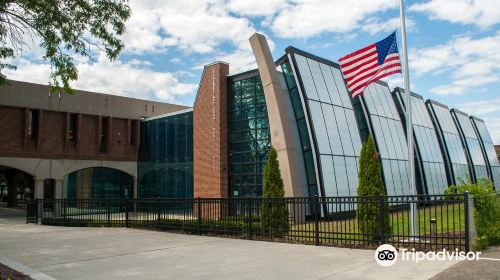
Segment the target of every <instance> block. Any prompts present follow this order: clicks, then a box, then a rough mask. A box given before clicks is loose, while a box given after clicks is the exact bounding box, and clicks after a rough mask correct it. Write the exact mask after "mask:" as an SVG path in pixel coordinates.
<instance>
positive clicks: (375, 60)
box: [339, 33, 401, 97]
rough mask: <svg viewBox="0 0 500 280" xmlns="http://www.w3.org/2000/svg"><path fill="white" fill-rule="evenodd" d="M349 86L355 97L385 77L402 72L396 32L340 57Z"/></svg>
mask: <svg viewBox="0 0 500 280" xmlns="http://www.w3.org/2000/svg"><path fill="white" fill-rule="evenodd" d="M339 63H340V68H341V70H342V74H343V75H344V78H345V80H346V82H347V88H348V89H349V91H350V92H351V94H352V95H353V97H355V96H358V95H361V94H363V91H364V89H365V88H366V87H367V86H368V85H369V84H370V83H373V82H375V81H377V80H380V79H381V78H383V77H387V76H389V75H392V74H395V73H401V61H400V60H399V53H398V49H397V43H396V33H393V34H391V35H390V36H389V37H387V38H385V39H384V40H382V41H380V42H377V43H375V44H371V45H369V46H367V47H365V48H362V49H360V50H357V51H355V52H353V53H351V54H348V55H345V56H343V57H341V58H340V59H339Z"/></svg>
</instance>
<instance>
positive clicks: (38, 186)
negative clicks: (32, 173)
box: [34, 178, 44, 199]
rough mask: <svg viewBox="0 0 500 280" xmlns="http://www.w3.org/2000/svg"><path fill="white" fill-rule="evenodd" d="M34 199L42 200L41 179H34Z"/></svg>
mask: <svg viewBox="0 0 500 280" xmlns="http://www.w3.org/2000/svg"><path fill="white" fill-rule="evenodd" d="M34 181H35V199H43V181H44V180H43V179H38V178H35V179H34Z"/></svg>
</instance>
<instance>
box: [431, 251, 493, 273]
mask: <svg viewBox="0 0 500 280" xmlns="http://www.w3.org/2000/svg"><path fill="white" fill-rule="evenodd" d="M480 257H482V258H485V259H480V260H479V261H463V262H460V263H458V264H456V265H454V266H452V267H450V268H448V269H446V270H445V271H443V272H441V273H439V274H438V275H436V276H435V277H433V278H432V280H469V279H481V280H489V279H491V280H498V279H500V246H497V247H491V248H489V249H487V250H485V251H482V252H481V256H480ZM493 259H495V260H493Z"/></svg>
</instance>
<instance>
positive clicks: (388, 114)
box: [361, 82, 412, 195]
mask: <svg viewBox="0 0 500 280" xmlns="http://www.w3.org/2000/svg"><path fill="white" fill-rule="evenodd" d="M361 99H362V100H363V104H364V105H365V106H364V107H365V110H366V111H367V114H368V115H369V116H368V117H369V120H370V122H371V128H372V133H373V134H374V135H373V137H374V140H375V143H376V144H377V147H378V151H379V153H380V157H381V159H382V170H383V175H384V182H385V189H386V192H387V194H388V195H408V194H412V191H411V189H410V183H409V182H410V181H409V176H408V145H407V142H406V136H405V131H404V129H403V126H402V122H401V118H400V116H399V114H398V111H397V109H396V106H395V103H394V101H393V99H392V96H391V92H390V90H389V87H388V86H387V84H383V83H381V82H377V83H372V84H370V85H369V86H368V87H367V88H366V89H365V92H364V94H363V95H362V97H361Z"/></svg>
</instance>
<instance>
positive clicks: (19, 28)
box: [0, 0, 131, 93]
mask: <svg viewBox="0 0 500 280" xmlns="http://www.w3.org/2000/svg"><path fill="white" fill-rule="evenodd" d="M130 15H131V10H130V7H129V5H128V0H3V1H1V2H0V42H1V46H0V85H2V84H5V82H6V76H5V74H4V73H3V72H2V71H3V70H4V69H16V66H15V65H14V64H12V62H10V61H11V60H12V59H14V58H15V57H17V56H20V55H21V54H22V52H23V49H24V48H25V47H27V46H29V44H30V41H31V42H35V41H39V42H40V47H42V48H43V50H44V56H43V58H44V59H45V60H47V61H48V62H49V63H50V66H51V73H50V79H49V85H50V86H51V90H52V91H58V90H60V89H61V85H62V88H63V90H64V91H65V92H67V93H72V92H73V91H72V89H71V87H70V85H69V82H70V81H74V80H77V79H78V71H77V68H76V66H75V64H74V61H73V56H72V55H75V54H76V55H80V56H83V57H86V58H88V59H90V60H91V61H95V59H94V58H93V55H95V54H96V52H97V51H104V52H105V53H106V56H107V58H108V59H109V60H114V59H116V58H117V57H118V55H119V54H120V52H121V50H122V49H123V47H124V45H123V43H122V41H121V40H120V39H119V36H120V35H122V34H124V32H125V21H126V20H127V19H128V18H129V17H130Z"/></svg>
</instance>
